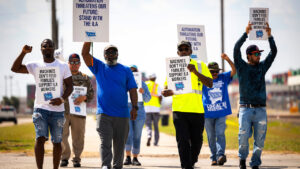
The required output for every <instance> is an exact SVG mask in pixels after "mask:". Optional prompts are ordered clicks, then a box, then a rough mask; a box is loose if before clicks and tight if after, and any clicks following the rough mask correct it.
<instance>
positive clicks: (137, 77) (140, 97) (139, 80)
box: [128, 72, 143, 103]
mask: <svg viewBox="0 0 300 169" xmlns="http://www.w3.org/2000/svg"><path fill="white" fill-rule="evenodd" d="M132 73H133V76H134V80H135V83H136V85H137V87H138V89H137V93H138V102H142V101H143V95H142V93H140V92H139V89H140V88H142V73H141V72H132ZM128 103H131V99H130V94H129V92H128Z"/></svg>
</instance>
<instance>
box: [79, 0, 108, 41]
mask: <svg viewBox="0 0 300 169" xmlns="http://www.w3.org/2000/svg"><path fill="white" fill-rule="evenodd" d="M73 41H74V42H108V41H109V0H73Z"/></svg>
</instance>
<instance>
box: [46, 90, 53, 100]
mask: <svg viewBox="0 0 300 169" xmlns="http://www.w3.org/2000/svg"><path fill="white" fill-rule="evenodd" d="M52 98H53V96H52V93H51V92H48V93H44V99H45V101H48V100H51V99H52Z"/></svg>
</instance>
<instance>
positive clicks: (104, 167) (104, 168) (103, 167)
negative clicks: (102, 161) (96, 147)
mask: <svg viewBox="0 0 300 169" xmlns="http://www.w3.org/2000/svg"><path fill="white" fill-rule="evenodd" d="M101 169H109V168H108V167H107V166H106V165H105V166H102V168H101Z"/></svg>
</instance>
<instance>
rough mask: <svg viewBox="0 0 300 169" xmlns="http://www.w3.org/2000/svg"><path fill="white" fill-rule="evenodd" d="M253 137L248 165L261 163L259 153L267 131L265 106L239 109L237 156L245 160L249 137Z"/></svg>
mask: <svg viewBox="0 0 300 169" xmlns="http://www.w3.org/2000/svg"><path fill="white" fill-rule="evenodd" d="M252 133H253V137H254V145H253V154H252V158H251V161H250V166H251V167H252V166H259V165H260V164H261V153H262V149H263V148H264V142H265V138H266V133H267V112H266V108H265V107H260V108H244V107H241V108H240V110H239V157H240V159H242V160H245V159H246V158H247V156H248V154H249V142H248V140H249V138H250V137H251V136H252Z"/></svg>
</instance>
